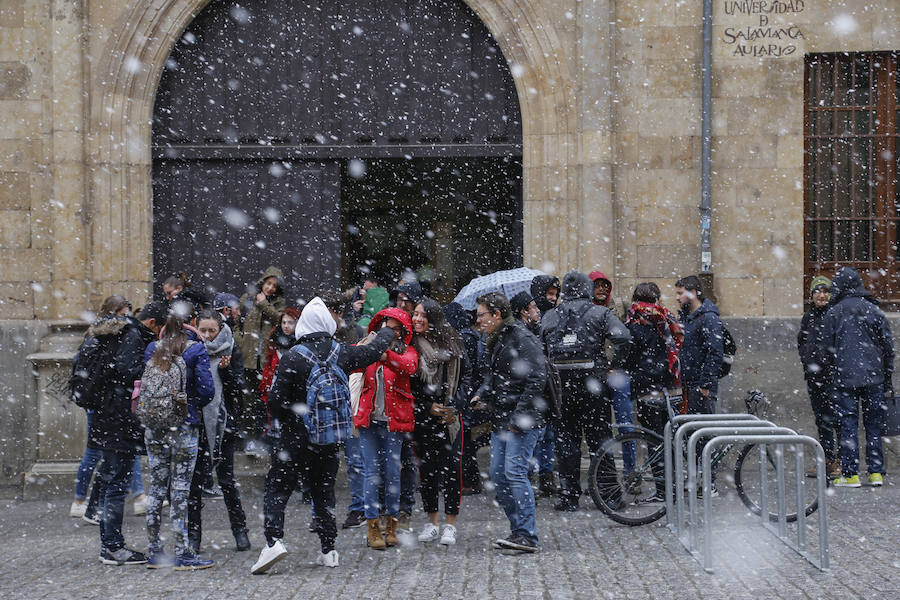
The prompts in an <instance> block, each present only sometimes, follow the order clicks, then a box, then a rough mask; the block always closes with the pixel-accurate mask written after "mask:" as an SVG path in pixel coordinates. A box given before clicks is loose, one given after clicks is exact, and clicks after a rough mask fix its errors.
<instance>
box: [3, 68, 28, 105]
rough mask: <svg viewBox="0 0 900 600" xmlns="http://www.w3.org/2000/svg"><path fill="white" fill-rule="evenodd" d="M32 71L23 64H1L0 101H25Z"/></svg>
mask: <svg viewBox="0 0 900 600" xmlns="http://www.w3.org/2000/svg"><path fill="white" fill-rule="evenodd" d="M30 81H31V69H29V68H28V65H25V64H23V63H21V62H4V63H0V100H24V99H25V98H26V97H27V96H28V91H29V82H30Z"/></svg>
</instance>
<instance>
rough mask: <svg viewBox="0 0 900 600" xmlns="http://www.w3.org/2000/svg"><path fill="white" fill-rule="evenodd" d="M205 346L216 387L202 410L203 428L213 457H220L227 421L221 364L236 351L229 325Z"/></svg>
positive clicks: (224, 326) (204, 343) (206, 342)
mask: <svg viewBox="0 0 900 600" xmlns="http://www.w3.org/2000/svg"><path fill="white" fill-rule="evenodd" d="M203 345H204V346H205V347H206V353H207V354H209V369H210V372H211V374H212V379H213V385H214V387H215V395H214V396H213V399H212V401H211V402H210V403H209V404H207V405H206V406H204V407H203V409H202V413H203V427H204V429H205V430H206V439H207V440H208V441H209V446H210V448H211V449H212V454H213V456H218V454H219V450H220V446H221V444H222V436H223V435H224V433H225V421H226V419H227V415H226V413H225V401H224V386H223V385H222V376H221V374H220V373H219V362H220V361H221V360H222V359H223V358H225V357H226V356H231V352H232V350H233V349H234V334H233V333H232V332H231V328H230V327H229V326H228V325H223V326H222V330H221V331H220V332H219V335H217V336H216V337H215V339H213V340H210V341H204V342H203Z"/></svg>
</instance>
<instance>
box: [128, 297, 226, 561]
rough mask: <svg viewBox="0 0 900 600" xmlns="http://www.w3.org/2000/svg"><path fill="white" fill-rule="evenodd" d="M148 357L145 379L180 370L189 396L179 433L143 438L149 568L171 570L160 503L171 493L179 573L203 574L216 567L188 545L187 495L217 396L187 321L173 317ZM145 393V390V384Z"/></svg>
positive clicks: (202, 351)
mask: <svg viewBox="0 0 900 600" xmlns="http://www.w3.org/2000/svg"><path fill="white" fill-rule="evenodd" d="M144 356H145V358H146V359H147V370H146V371H145V379H146V376H147V373H148V372H149V371H150V369H151V367H156V369H158V370H159V371H161V372H163V373H168V372H169V371H170V369H171V368H172V367H176V369H175V370H176V371H177V372H178V376H179V378H180V379H181V381H182V382H183V386H184V388H183V389H184V391H185V393H186V396H187V416H186V417H185V418H184V420H183V421H182V422H181V423H180V424H179V425H178V426H177V427H173V428H169V429H162V430H153V429H152V428H150V427H147V428H146V429H145V432H144V440H145V442H146V444H147V455H148V457H149V459H150V493H149V494H148V501H147V536H148V538H149V550H150V557H149V559H148V562H147V566H148V567H149V568H151V569H153V568H162V567H166V566H169V565H170V564H172V561H171V560H170V559H169V558H167V557H166V555H165V554H164V553H163V546H162V541H161V540H160V536H159V528H160V522H161V512H162V503H163V500H164V499H165V498H166V494H167V493H168V494H169V495H170V498H171V500H170V515H171V518H172V530H173V533H174V539H175V560H174V566H175V569H176V570H193V569H205V568H208V567H210V566H212V565H213V561H212V560H210V559H203V558H200V557H199V556H197V555H196V554H195V553H194V552H193V551H192V550H191V547H190V545H189V543H188V494H189V492H190V489H191V480H192V479H193V476H194V465H195V463H196V461H197V451H198V440H199V437H200V423H201V421H200V411H201V410H202V408H203V407H204V406H206V405H207V404H209V402H210V401H211V400H212V399H213V397H214V395H215V384H214V383H213V380H212V374H211V373H210V367H209V355H208V354H207V352H206V348H205V347H204V345H203V344H202V343H200V342H199V338H198V336H197V335H196V334H195V333H194V332H193V331H189V330H187V329H186V328H185V323H184V320H183V319H182V318H181V317H179V316H178V315H177V314H174V313H170V314H169V317H168V318H167V319H166V324H165V327H163V330H162V331H161V332H160V339H159V341H158V342H153V343H152V344H150V345H149V346H148V347H147V351H146V353H145V355H144ZM143 387H145V384H143V383H142V388H143ZM170 484H171V491H170Z"/></svg>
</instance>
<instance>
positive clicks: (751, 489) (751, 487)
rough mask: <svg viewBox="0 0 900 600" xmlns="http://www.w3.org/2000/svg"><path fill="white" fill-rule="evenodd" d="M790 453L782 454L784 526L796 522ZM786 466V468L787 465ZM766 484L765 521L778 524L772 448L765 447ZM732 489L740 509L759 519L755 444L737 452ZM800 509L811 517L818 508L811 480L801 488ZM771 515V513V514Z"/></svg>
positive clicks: (795, 494) (757, 458)
mask: <svg viewBox="0 0 900 600" xmlns="http://www.w3.org/2000/svg"><path fill="white" fill-rule="evenodd" d="M790 455H791V453H785V457H784V465H785V469H784V471H785V477H784V479H785V509H786V510H785V512H786V518H787V521H788V522H794V521H796V520H797V489H796V486H795V485H794V481H795V479H794V478H795V476H796V474H795V473H794V471H795V469H796V466H795V465H794V461H793V460H789V459H791V456H790ZM789 463H790V464H789ZM765 476H766V482H767V486H768V494H767V498H768V499H767V503H768V506H767V509H768V511H769V520H770V521H775V522H777V521H778V512H777V511H778V508H777V506H778V505H777V504H776V494H777V489H776V480H775V448H774V446H771V445H767V446H766V475H765ZM800 476H801V477H805V476H806V474H805V473H800ZM734 487H735V488H736V489H737V493H738V496H739V497H740V499H741V502H743V503H744V506H746V507H747V508H749V509H750V510H751V511H752V512H753V514H755V515H759V514H760V512H761V510H762V509H760V507H759V499H760V493H761V486H760V480H759V449H758V448H757V445H756V444H748V445H746V446H744V447H743V448H741V450H740V452H738V457H737V460H736V461H735V464H734ZM803 502H804V505H805V506H806V509H805V512H806V516H809V515H811V514H812V513H814V512H815V511H816V509H817V508H818V507H819V497H818V492H817V490H816V485H815V483H813V480H810V481H809V482H807V484H806V485H805V486H804V498H803ZM773 510H774V511H775V512H772V511H773Z"/></svg>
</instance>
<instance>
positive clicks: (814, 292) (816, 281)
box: [797, 275, 841, 477]
mask: <svg viewBox="0 0 900 600" xmlns="http://www.w3.org/2000/svg"><path fill="white" fill-rule="evenodd" d="M809 294H810V299H811V300H812V306H811V307H810V308H809V310H808V311H806V312H805V313H804V314H803V319H802V320H801V321H800V331H798V332H797V349H798V351H799V352H800V362H801V364H802V365H803V377H804V378H805V379H806V389H807V391H808V392H809V401H810V403H811V404H812V411H813V415H814V416H815V418H816V429H817V430H818V432H819V442H820V443H821V444H822V450H824V451H825V461H826V463H827V464H828V476H829V477H840V476H841V465H840V462H839V461H838V455H837V441H836V440H839V439H840V424H839V419H838V416H837V402H836V398H835V390H834V382H833V379H834V377H833V374H832V372H831V371H832V369H831V365H830V361H829V360H828V344H827V343H826V342H825V337H824V333H825V331H824V330H825V327H824V325H825V314H826V313H827V312H828V300H829V299H830V298H831V280H830V279H828V278H827V277H824V276H822V275H817V276H816V277H813V280H812V283H811V284H810V286H809ZM810 474H811V475H812V476H813V477H814V476H815V469H813V470H812V471H811V473H810Z"/></svg>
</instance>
